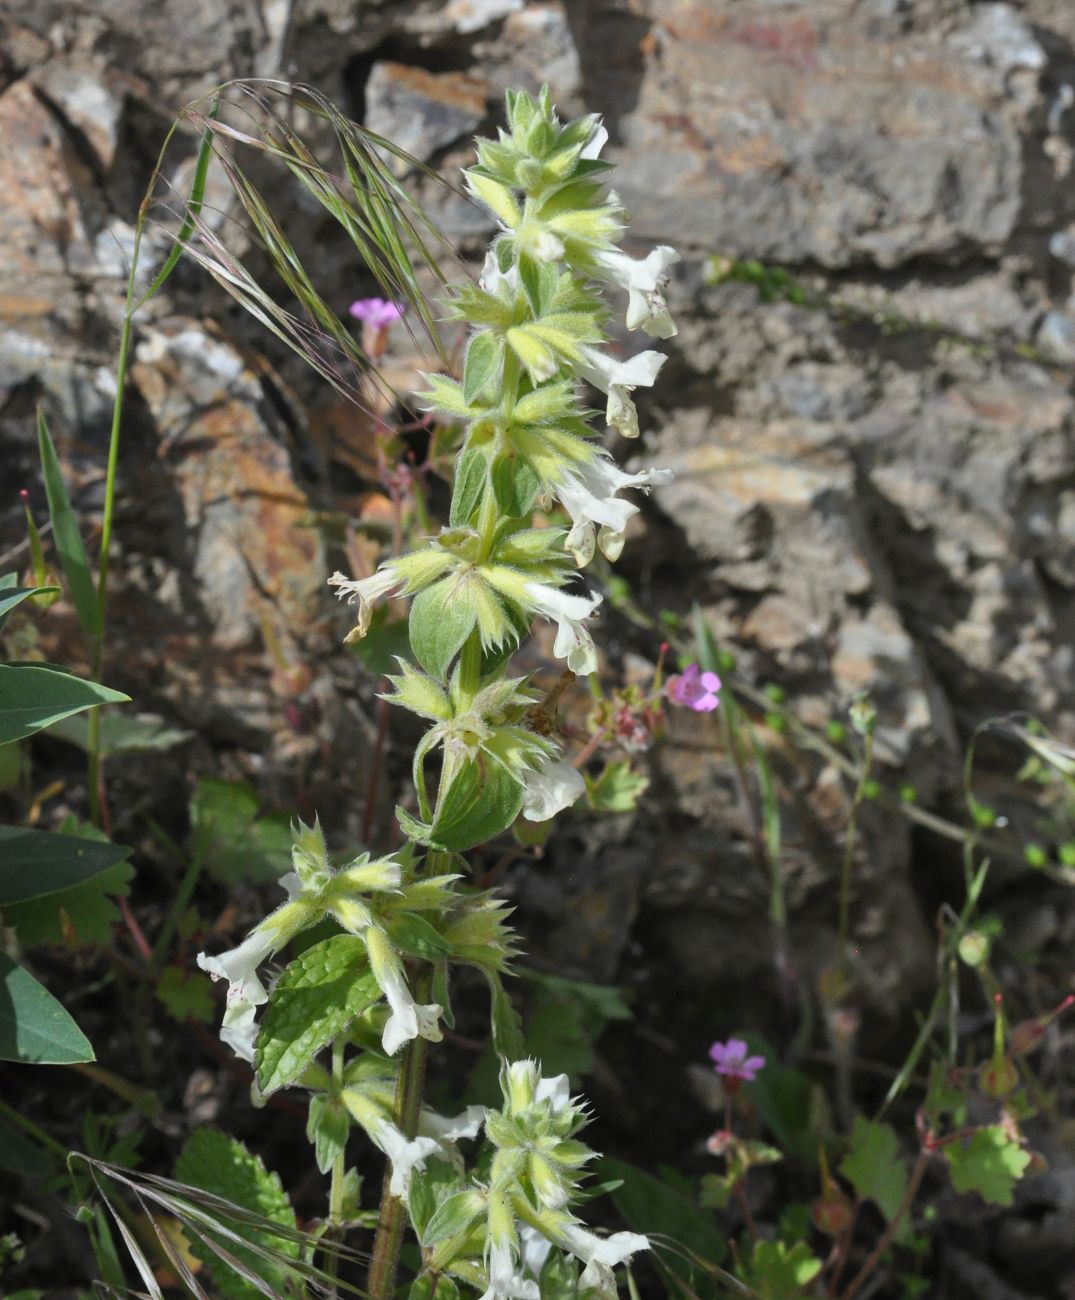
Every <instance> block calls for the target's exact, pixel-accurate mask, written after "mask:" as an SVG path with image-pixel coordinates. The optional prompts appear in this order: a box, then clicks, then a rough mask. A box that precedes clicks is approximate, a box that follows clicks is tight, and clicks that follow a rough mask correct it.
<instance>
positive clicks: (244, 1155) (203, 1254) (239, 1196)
mask: <svg viewBox="0 0 1075 1300" xmlns="http://www.w3.org/2000/svg"><path fill="white" fill-rule="evenodd" d="M175 1176H176V1178H178V1179H179V1181H180V1182H183V1183H188V1184H189V1185H190V1186H191V1187H198V1188H201V1190H202V1191H203V1192H209V1193H210V1195H212V1196H220V1197H223V1199H224V1200H227V1201H230V1202H231V1203H232V1204H233V1205H235V1206H238V1207H241V1208H242V1209H244V1210H248V1211H250V1212H251V1213H253V1214H257V1215H260V1216H261V1217H262V1218H265V1219H269V1220H271V1221H272V1222H273V1223H278V1224H280V1226H281V1227H283V1228H289V1229H292V1230H294V1229H295V1227H296V1224H295V1212H294V1210H292V1208H291V1203H290V1202H289V1201H288V1199H287V1196H286V1195H285V1193H284V1189H283V1187H282V1186H281V1184H280V1179H279V1178H278V1177H277V1175H276V1174H270V1173H269V1171H268V1170H267V1169H266V1168H265V1166H264V1165H263V1164H262V1163H261V1160H260V1158H259V1157H258V1156H256V1155H253V1154H252V1153H251V1152H250V1151H248V1150H247V1149H246V1147H245V1146H243V1144H242V1143H241V1142H236V1141H235V1140H234V1139H233V1138H230V1137H228V1136H227V1135H226V1134H224V1133H221V1132H220V1130H219V1129H214V1128H199V1129H195V1131H194V1132H193V1133H192V1134H191V1135H190V1137H189V1138H187V1140H186V1142H185V1143H184V1144H183V1150H182V1151H181V1152H180V1153H179V1159H178V1161H177V1162H176V1167H175ZM227 1226H228V1227H229V1229H230V1230H231V1231H232V1232H235V1233H237V1234H238V1235H239V1236H240V1237H243V1238H245V1239H246V1240H247V1241H249V1242H251V1243H252V1244H254V1245H257V1246H259V1247H261V1248H262V1250H268V1251H273V1252H274V1253H276V1254H279V1255H282V1256H284V1257H285V1259H284V1260H282V1261H281V1262H280V1263H276V1262H275V1261H274V1260H269V1259H265V1258H263V1257H262V1256H261V1255H260V1254H257V1253H255V1251H253V1250H247V1249H245V1248H244V1247H242V1246H236V1245H235V1243H234V1242H233V1241H230V1240H228V1239H226V1238H224V1237H220V1238H219V1239H218V1240H219V1241H220V1244H221V1246H222V1247H223V1248H224V1249H225V1250H227V1251H228V1253H229V1254H232V1255H234V1256H235V1258H236V1259H237V1260H238V1261H239V1262H240V1263H241V1264H242V1265H243V1266H244V1267H245V1268H248V1269H249V1270H250V1272H252V1273H254V1274H256V1275H257V1276H258V1277H260V1278H263V1279H264V1281H265V1282H266V1283H267V1285H268V1286H269V1288H270V1289H271V1292H272V1293H275V1294H276V1295H289V1294H290V1290H289V1283H288V1270H287V1265H286V1260H287V1259H298V1257H299V1243H298V1242H297V1241H293V1240H290V1239H289V1238H287V1237H276V1236H273V1235H272V1234H270V1233H268V1232H265V1231H264V1230H262V1229H259V1228H255V1227H253V1226H252V1225H251V1224H249V1223H246V1222H244V1221H243V1220H242V1219H241V1218H238V1217H236V1218H235V1219H233V1220H229V1221H228V1225H227ZM200 1232H201V1233H205V1234H208V1233H209V1229H208V1228H206V1227H205V1226H204V1225H203V1226H201V1229H200ZM187 1235H188V1237H189V1238H190V1248H191V1252H192V1253H193V1254H194V1255H195V1257H196V1258H198V1259H200V1260H202V1261H203V1263H204V1264H205V1265H206V1266H207V1267H208V1269H209V1272H210V1274H211V1275H212V1278H213V1283H214V1294H216V1295H219V1296H221V1297H223V1298H224V1300H261V1298H262V1296H263V1295H264V1292H263V1291H262V1290H261V1289H260V1288H258V1287H257V1286H256V1285H255V1284H254V1283H253V1282H250V1281H247V1280H246V1279H245V1278H244V1277H242V1276H241V1275H240V1274H239V1273H237V1272H236V1271H235V1269H233V1268H232V1267H231V1266H230V1265H229V1264H227V1263H225V1262H224V1260H222V1259H221V1258H220V1256H219V1255H217V1254H216V1252H215V1251H214V1250H213V1249H212V1247H211V1246H209V1245H208V1243H207V1242H205V1241H203V1240H202V1239H201V1237H200V1235H197V1234H195V1233H194V1232H193V1231H188V1234H187Z"/></svg>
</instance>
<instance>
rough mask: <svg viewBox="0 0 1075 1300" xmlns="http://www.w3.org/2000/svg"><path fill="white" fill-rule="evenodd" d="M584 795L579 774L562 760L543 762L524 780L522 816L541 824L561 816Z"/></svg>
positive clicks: (552, 759) (584, 788)
mask: <svg viewBox="0 0 1075 1300" xmlns="http://www.w3.org/2000/svg"><path fill="white" fill-rule="evenodd" d="M585 791H586V782H585V781H584V780H583V779H582V775H581V773H579V772H577V771H576V770H575V769H574V768H573V767H572V766H571V764H570V763H565V762H564V760H563V759H562V758H546V759H545V761H544V762H543V763H542V764H541V765H540V766H539V767H536V768H533V769H531V771H529V772H527V773H526V774H525V776H524V777H523V816H524V817H525V818H526V820H527V821H531V822H544V821H548V820H549V818H550V817H555V816H556V814H557V813H558V812H563V810H564V809H565V808H570V807H571V805H572V804H573V803H574V802H575V800H576V799H578V798H579V796H580V795H582V794H584V793H585Z"/></svg>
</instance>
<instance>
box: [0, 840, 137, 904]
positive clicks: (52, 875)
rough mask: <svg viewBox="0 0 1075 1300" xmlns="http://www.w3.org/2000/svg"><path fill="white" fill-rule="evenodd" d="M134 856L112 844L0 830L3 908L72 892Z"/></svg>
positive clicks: (0, 899)
mask: <svg viewBox="0 0 1075 1300" xmlns="http://www.w3.org/2000/svg"><path fill="white" fill-rule="evenodd" d="M130 855H131V850H130V849H128V848H125V847H124V845H122V844H113V843H112V842H111V840H96V839H86V838H84V837H83V836H79V835H60V834H57V833H56V832H54V831H34V830H27V829H24V828H23V827H20V826H0V907H6V906H7V905H8V904H9V903H21V902H24V901H26V900H27V899H31V898H41V897H43V896H44V895H46V894H55V893H57V892H59V891H61V890H66V889H70V888H72V887H73V886H75V885H79V884H81V883H82V882H83V881H85V880H89V879H90V877H92V876H96V875H99V874H100V873H101V872H102V871H107V870H108V868H109V867H113V866H115V865H116V863H117V862H124V861H126V859H127V858H129V857H130Z"/></svg>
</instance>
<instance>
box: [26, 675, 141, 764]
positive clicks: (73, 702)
mask: <svg viewBox="0 0 1075 1300" xmlns="http://www.w3.org/2000/svg"><path fill="white" fill-rule="evenodd" d="M129 700H130V696H129V695H123V694H122V693H121V692H119V691H113V690H110V689H109V688H108V687H107V686H99V685H98V684H97V683H96V682H87V681H85V680H84V679H83V678H81V677H74V676H72V674H71V673H66V672H63V671H62V669H59V668H43V667H40V666H39V665H38V664H0V745H3V744H6V743H7V742H8V741H9V740H21V739H22V738H23V736H32V735H33V734H34V732H35V731H41V730H42V729H43V728H44V727H49V726H51V725H52V723H54V722H56V721H58V720H59V719H60V718H66V717H69V716H70V715H71V714H72V713H81V712H82V710H83V709H94V708H96V707H97V706H98V705H100V704H123V703H126V702H127V701H129Z"/></svg>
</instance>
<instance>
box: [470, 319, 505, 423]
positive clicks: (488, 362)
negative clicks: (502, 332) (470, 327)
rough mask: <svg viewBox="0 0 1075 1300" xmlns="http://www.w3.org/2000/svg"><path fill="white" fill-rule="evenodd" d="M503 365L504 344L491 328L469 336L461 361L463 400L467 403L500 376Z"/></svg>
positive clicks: (478, 395)
mask: <svg viewBox="0 0 1075 1300" xmlns="http://www.w3.org/2000/svg"><path fill="white" fill-rule="evenodd" d="M503 365H504V344H503V342H502V341H501V340H500V339H498V338H497V337H496V335H495V334H494V333H493V332H492V330H481V331H480V332H479V333H477V334H475V335H473V336H472V337H471V340H470V343H469V344H468V345H467V354H466V357H465V359H464V361H463V401H464V402H466V403H467V404H468V405H469V404H470V403H471V402H473V401H474V400H475V398H478V397H480V396H481V395H482V393H484V392H485V391H486V389H488V388H489V387H490V386H491V385H492V384H493V382H494V381H495V380H496V379H497V378H498V377H499V376H500V372H501V370H502V368H503Z"/></svg>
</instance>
